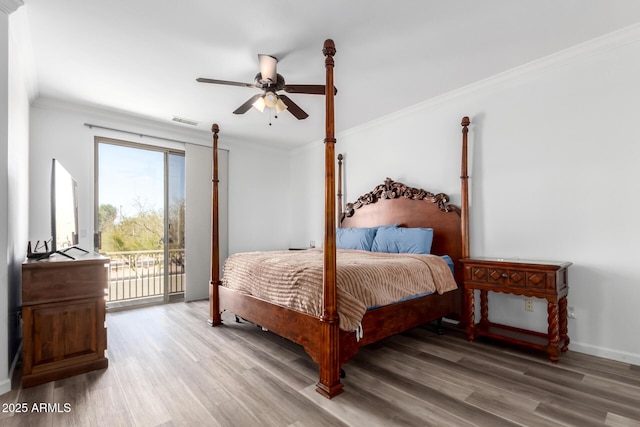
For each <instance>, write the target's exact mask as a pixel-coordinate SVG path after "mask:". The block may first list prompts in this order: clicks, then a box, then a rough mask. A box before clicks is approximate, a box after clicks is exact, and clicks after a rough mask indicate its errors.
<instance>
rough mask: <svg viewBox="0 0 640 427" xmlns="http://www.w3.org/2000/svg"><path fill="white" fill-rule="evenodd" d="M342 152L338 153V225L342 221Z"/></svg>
mask: <svg viewBox="0 0 640 427" xmlns="http://www.w3.org/2000/svg"><path fill="white" fill-rule="evenodd" d="M342 158H343V157H342V153H340V154H338V219H337V221H338V227H340V221H342Z"/></svg>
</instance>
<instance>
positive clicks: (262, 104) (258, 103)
mask: <svg viewBox="0 0 640 427" xmlns="http://www.w3.org/2000/svg"><path fill="white" fill-rule="evenodd" d="M252 105H253V108H255V109H256V110H258V111H260V112H261V113H262V112H263V111H264V107H265V106H266V103H265V101H264V96H261V97H260V98H258V99H256V102H254V103H253V104H252Z"/></svg>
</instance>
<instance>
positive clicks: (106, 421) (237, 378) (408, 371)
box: [0, 301, 640, 427]
mask: <svg viewBox="0 0 640 427" xmlns="http://www.w3.org/2000/svg"><path fill="white" fill-rule="evenodd" d="M207 312H208V302H207V301H198V302H192V303H181V302H180V303H173V304H166V305H159V306H153V307H146V308H140V309H132V310H127V311H119V312H113V313H109V314H108V315H107V328H108V344H109V345H108V357H109V368H108V369H106V370H102V371H98V372H92V373H89V374H84V375H79V376H76V377H72V378H67V379H64V380H59V381H55V382H51V383H48V384H44V385H41V386H37V387H32V388H28V389H21V388H19V387H14V389H13V390H12V391H11V392H10V393H7V394H5V395H3V396H0V404H1V405H2V408H0V409H1V410H2V412H0V426H65V427H66V426H167V427H168V426H296V427H300V426H323V427H327V426H367V427H369V426H516V425H520V426H558V425H562V426H603V425H604V426H640V367H638V366H632V365H628V364H625V363H620V362H615V361H611V360H606V359H600V358H596V357H592V356H588V355H584V354H580V353H575V352H572V351H569V352H568V353H566V354H563V355H562V356H561V357H560V363H559V364H557V365H551V364H550V363H548V362H547V360H546V355H545V354H542V353H537V352H530V351H528V350H523V349H520V348H516V347H510V346H506V345H503V344H499V343H496V342H490V341H479V342H475V343H469V342H467V341H466V339H465V338H464V335H463V333H462V331H460V330H459V329H458V328H456V327H449V328H447V329H446V333H445V335H444V336H438V335H436V334H435V333H434V332H433V331H432V330H431V329H430V328H429V327H428V326H426V327H421V328H416V329H413V330H411V331H408V332H407V333H405V334H402V335H398V336H395V337H392V338H389V339H387V340H385V341H383V342H381V343H377V344H374V345H372V346H369V347H367V348H365V349H362V350H361V351H360V352H359V353H358V354H357V355H356V357H355V358H354V359H352V360H351V361H350V362H349V363H348V364H347V365H345V366H344V369H345V371H346V373H347V377H346V378H345V379H344V380H343V383H344V386H345V392H344V393H343V394H341V395H339V396H338V397H336V398H334V399H333V400H327V399H325V398H323V397H322V396H320V395H319V394H317V393H316V392H315V391H314V389H315V383H316V381H317V368H316V366H315V364H314V363H313V362H312V361H311V360H310V358H309V357H308V356H307V355H306V354H305V353H304V351H303V350H302V349H301V348H300V347H299V346H297V345H295V344H293V343H291V342H289V341H286V340H284V339H282V338H280V337H278V336H275V335H274V334H272V333H270V332H264V331H262V330H261V329H260V328H258V327H256V326H255V325H252V324H249V323H235V322H234V320H233V316H232V315H230V314H228V313H225V314H224V315H223V319H224V320H225V325H224V326H222V327H216V328H211V327H209V326H207V324H206V319H207ZM16 376H19V372H17V375H16ZM17 379H19V377H18V378H17ZM16 382H17V383H19V381H16ZM34 404H36V406H35V409H42V410H41V411H35V410H34V406H33V405H34ZM40 404H45V405H44V406H41V405H40ZM47 404H48V407H47ZM55 404H58V405H57V406H56V405H55ZM65 405H66V406H65ZM17 408H26V409H27V410H26V412H16V409H17Z"/></svg>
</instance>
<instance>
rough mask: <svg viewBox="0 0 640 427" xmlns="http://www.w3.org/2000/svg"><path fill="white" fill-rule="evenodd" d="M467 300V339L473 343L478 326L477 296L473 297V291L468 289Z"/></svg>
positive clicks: (466, 292)
mask: <svg viewBox="0 0 640 427" xmlns="http://www.w3.org/2000/svg"><path fill="white" fill-rule="evenodd" d="M465 300H466V303H467V329H466V331H467V339H468V340H469V341H473V339H474V335H475V334H474V329H475V325H476V318H475V308H474V304H475V301H474V300H475V296H474V295H473V289H467V290H466V291H465Z"/></svg>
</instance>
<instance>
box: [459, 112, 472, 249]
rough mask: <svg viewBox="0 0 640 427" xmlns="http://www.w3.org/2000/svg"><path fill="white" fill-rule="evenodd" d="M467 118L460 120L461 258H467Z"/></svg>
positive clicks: (468, 121)
mask: <svg viewBox="0 0 640 427" xmlns="http://www.w3.org/2000/svg"><path fill="white" fill-rule="evenodd" d="M470 123H471V121H470V120H469V117H467V116H464V117H463V118H462V123H460V124H461V125H462V172H461V174H460V180H461V181H462V192H461V197H462V203H461V205H462V206H461V209H460V219H461V224H462V258H469V174H468V172H467V134H468V133H469V124H470Z"/></svg>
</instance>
